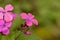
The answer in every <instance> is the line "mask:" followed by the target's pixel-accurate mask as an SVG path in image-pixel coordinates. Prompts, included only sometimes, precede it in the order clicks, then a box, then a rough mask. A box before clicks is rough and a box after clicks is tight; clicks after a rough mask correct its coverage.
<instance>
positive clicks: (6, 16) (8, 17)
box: [4, 12, 13, 22]
mask: <svg viewBox="0 0 60 40" xmlns="http://www.w3.org/2000/svg"><path fill="white" fill-rule="evenodd" d="M4 20H5V21H6V22H10V21H12V20H13V16H12V14H11V13H9V12H8V13H5V14H4Z"/></svg>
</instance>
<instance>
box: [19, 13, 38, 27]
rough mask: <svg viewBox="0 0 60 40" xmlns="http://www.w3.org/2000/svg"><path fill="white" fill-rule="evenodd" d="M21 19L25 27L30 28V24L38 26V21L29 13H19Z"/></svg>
mask: <svg viewBox="0 0 60 40" xmlns="http://www.w3.org/2000/svg"><path fill="white" fill-rule="evenodd" d="M20 16H21V18H22V19H24V20H25V22H26V25H27V26H32V23H34V24H35V25H38V21H37V20H36V19H35V18H34V15H32V14H31V13H28V14H26V13H24V12H23V13H21V14H20Z"/></svg>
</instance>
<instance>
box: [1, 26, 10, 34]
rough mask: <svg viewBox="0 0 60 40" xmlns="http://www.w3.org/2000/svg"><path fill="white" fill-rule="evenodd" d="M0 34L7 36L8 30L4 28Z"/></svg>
mask: <svg viewBox="0 0 60 40" xmlns="http://www.w3.org/2000/svg"><path fill="white" fill-rule="evenodd" d="M2 33H3V34H4V35H8V34H9V29H8V28H7V27H4V28H3V29H2Z"/></svg>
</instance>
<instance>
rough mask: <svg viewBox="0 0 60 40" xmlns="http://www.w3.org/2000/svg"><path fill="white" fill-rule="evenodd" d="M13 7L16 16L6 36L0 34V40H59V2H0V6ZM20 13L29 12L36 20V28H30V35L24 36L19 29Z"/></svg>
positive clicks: (57, 0) (24, 0)
mask: <svg viewBox="0 0 60 40" xmlns="http://www.w3.org/2000/svg"><path fill="white" fill-rule="evenodd" d="M7 4H12V5H13V6H14V10H13V12H14V13H16V14H18V16H17V19H16V20H14V21H13V25H12V26H11V28H10V31H11V32H10V34H9V35H7V36H4V35H1V34H0V40H60V0H0V6H2V7H4V6H5V5H7ZM21 12H26V13H28V12H31V13H32V14H33V15H35V18H36V19H37V20H38V22H39V25H38V26H34V25H33V26H32V27H31V28H30V31H31V35H25V34H23V33H22V32H21V30H17V28H20V24H21V23H23V22H24V20H22V19H21V18H20V16H19V14H20V13H21Z"/></svg>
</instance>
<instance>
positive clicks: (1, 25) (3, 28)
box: [0, 4, 17, 35]
mask: <svg viewBox="0 0 60 40" xmlns="http://www.w3.org/2000/svg"><path fill="white" fill-rule="evenodd" d="M13 9H14V8H13V6H12V5H11V4H8V5H6V6H5V8H4V9H3V8H2V7H0V32H2V33H3V34H5V35H7V34H9V27H11V25H12V20H13V19H15V18H16V16H17V15H16V14H14V13H12V10H13Z"/></svg>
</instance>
